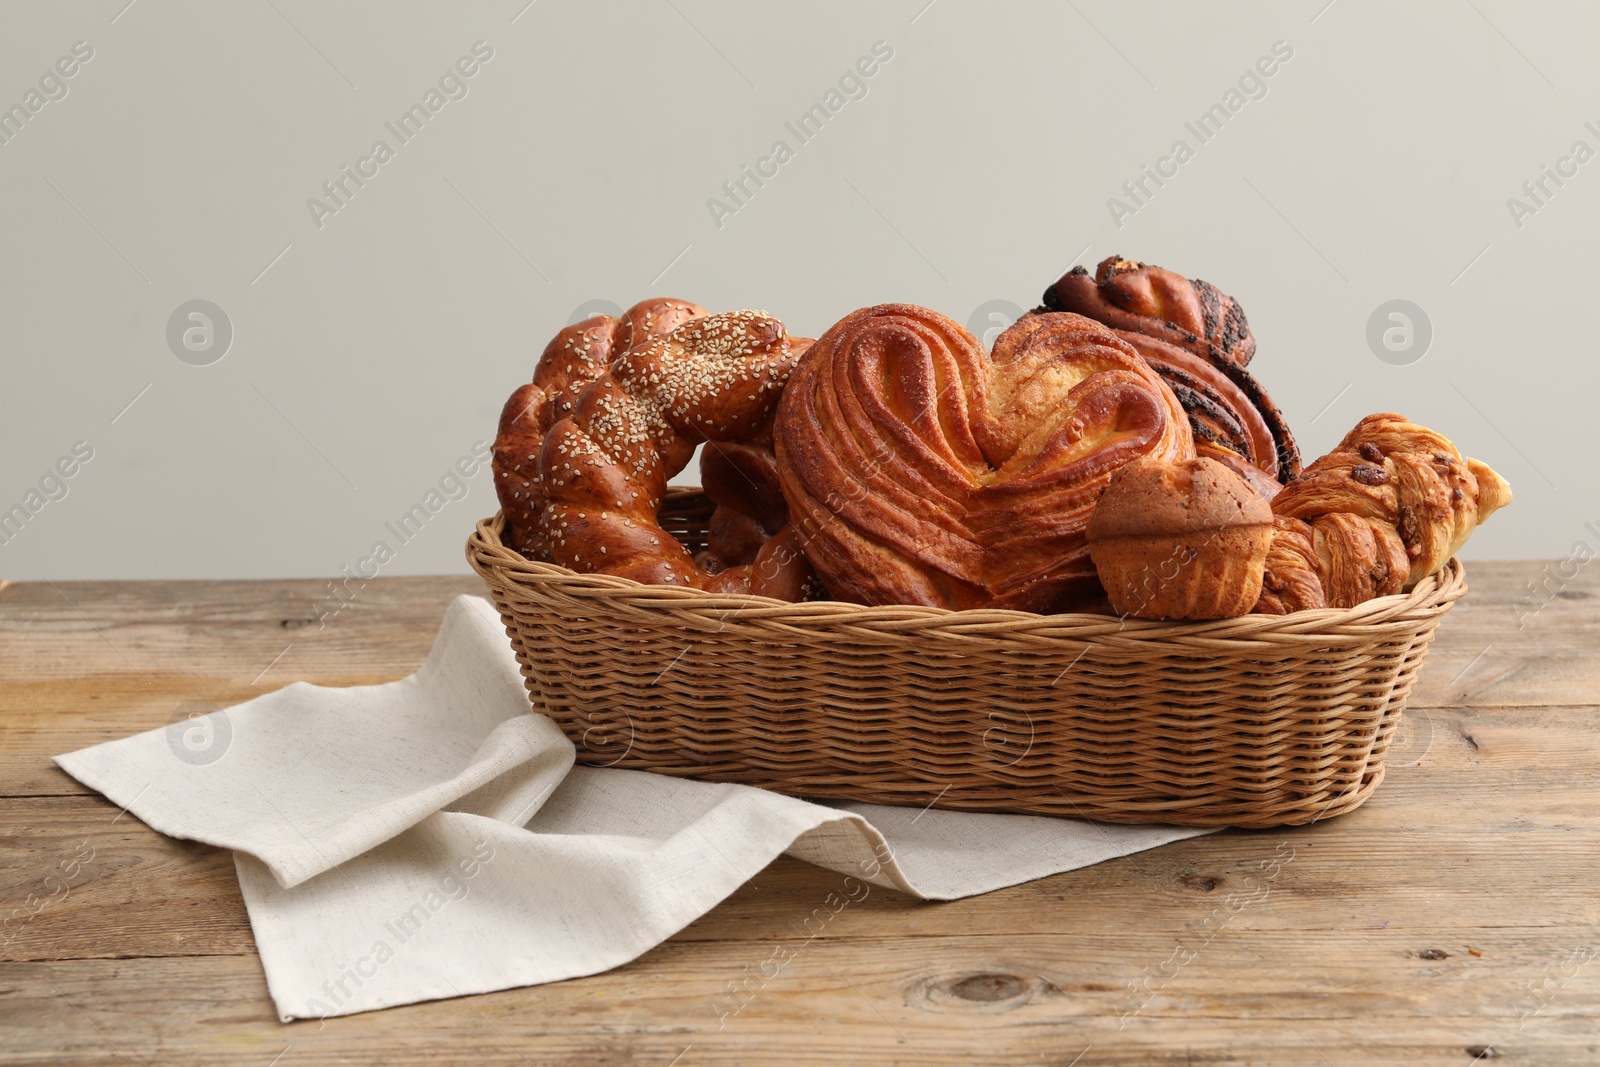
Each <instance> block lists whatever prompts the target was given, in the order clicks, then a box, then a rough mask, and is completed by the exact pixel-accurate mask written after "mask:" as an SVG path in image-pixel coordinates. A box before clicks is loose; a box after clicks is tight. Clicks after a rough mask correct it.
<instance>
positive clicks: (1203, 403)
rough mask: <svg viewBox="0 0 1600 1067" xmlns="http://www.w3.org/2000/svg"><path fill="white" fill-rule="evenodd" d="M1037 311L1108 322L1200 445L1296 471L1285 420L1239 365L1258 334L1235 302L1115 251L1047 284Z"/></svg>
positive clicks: (1272, 469) (1283, 477)
mask: <svg viewBox="0 0 1600 1067" xmlns="http://www.w3.org/2000/svg"><path fill="white" fill-rule="evenodd" d="M1039 310H1040V311H1045V310H1052V311H1070V312H1074V313H1076V314H1080V315H1086V316H1088V317H1089V318H1092V319H1094V320H1096V321H1097V322H1101V323H1104V324H1105V325H1107V326H1110V327H1111V328H1112V329H1113V330H1115V331H1116V332H1117V335H1118V336H1120V337H1121V338H1122V339H1123V340H1125V341H1127V342H1128V343H1130V344H1132V345H1133V346H1134V348H1136V349H1137V350H1138V352H1139V354H1140V355H1141V356H1143V357H1144V358H1145V359H1146V360H1147V361H1148V362H1149V363H1150V365H1151V366H1153V367H1155V368H1156V370H1157V372H1159V373H1160V374H1161V376H1162V378H1163V379H1164V380H1165V381H1166V383H1167V385H1168V386H1169V387H1170V388H1171V389H1172V391H1173V392H1174V393H1175V394H1176V395H1177V397H1178V400H1179V402H1180V403H1182V404H1183V406H1184V409H1185V410H1186V411H1187V412H1188V413H1189V419H1190V422H1191V424H1192V428H1193V431H1194V435H1195V441H1196V444H1197V445H1200V444H1206V443H1209V444H1210V445H1212V446H1213V447H1214V448H1216V449H1219V450H1228V451H1231V452H1234V453H1236V454H1237V455H1238V456H1240V457H1241V458H1243V459H1244V460H1245V461H1246V462H1248V463H1252V464H1254V465H1255V466H1257V467H1259V468H1260V469H1261V470H1262V471H1264V472H1266V473H1267V474H1268V475H1270V476H1271V477H1272V478H1275V479H1278V480H1279V481H1280V482H1281V481H1287V480H1288V479H1290V478H1292V477H1294V475H1295V474H1297V473H1299V470H1300V453H1299V449H1298V447H1297V446H1296V445H1295V442H1294V435H1293V434H1292V433H1290V432H1289V425H1288V422H1287V420H1286V419H1285V418H1284V416H1283V413H1282V412H1281V411H1280V410H1279V409H1278V406H1277V405H1276V404H1274V403H1273V402H1272V398H1271V397H1270V396H1268V395H1267V392H1266V390H1265V389H1263V388H1262V387H1261V383H1260V382H1258V381H1256V380H1255V378H1254V377H1252V376H1251V375H1250V374H1249V372H1248V371H1246V370H1245V369H1244V368H1245V365H1246V364H1247V363H1249V362H1250V359H1251V357H1252V356H1253V355H1254V354H1255V350H1256V342H1255V337H1254V336H1253V335H1252V334H1251V333H1250V324H1249V323H1248V322H1247V321H1246V320H1245V317H1244V310H1243V309H1242V308H1241V307H1240V306H1239V304H1238V302H1237V301H1235V300H1234V299H1233V298H1232V297H1230V296H1228V295H1227V294H1226V293H1223V292H1221V291H1220V290H1218V289H1217V288H1216V287H1215V286H1213V285H1210V284H1209V283H1207V282H1203V281H1200V280H1199V279H1192V280H1191V279H1189V278H1185V277H1184V276H1183V275H1181V274H1178V273H1176V272H1175V271H1170V270H1166V269H1164V268H1161V267H1156V266H1152V265H1150V264H1147V263H1139V262H1136V261H1134V260H1127V259H1122V258H1120V257H1118V256H1111V257H1109V258H1107V259H1105V260H1102V261H1101V263H1100V266H1099V267H1098V268H1097V269H1096V271H1095V273H1094V275H1093V276H1091V275H1090V274H1089V272H1088V271H1087V270H1085V269H1084V268H1082V267H1073V268H1072V269H1071V270H1069V271H1068V272H1067V273H1066V274H1064V275H1062V276H1061V277H1060V278H1059V279H1057V280H1056V282H1055V283H1054V284H1053V285H1051V286H1050V288H1048V289H1046V290H1045V293H1044V305H1043V307H1041V308H1040V309H1039Z"/></svg>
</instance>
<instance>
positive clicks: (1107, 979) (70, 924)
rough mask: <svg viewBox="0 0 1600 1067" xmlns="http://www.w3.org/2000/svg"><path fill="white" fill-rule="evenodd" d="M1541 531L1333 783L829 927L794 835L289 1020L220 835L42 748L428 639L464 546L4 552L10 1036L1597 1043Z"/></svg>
mask: <svg viewBox="0 0 1600 1067" xmlns="http://www.w3.org/2000/svg"><path fill="white" fill-rule="evenodd" d="M1541 566H1543V565H1542V564H1497V565H1474V566H1473V567H1472V568H1471V569H1470V574H1471V580H1472V584H1473V593H1472V595H1471V596H1470V597H1469V598H1468V600H1467V601H1466V602H1465V603H1463V604H1462V605H1461V606H1460V607H1459V608H1458V609H1457V610H1456V611H1454V612H1452V614H1451V616H1450V618H1449V619H1448V620H1447V621H1446V625H1445V627H1444V629H1443V631H1442V632H1441V635H1440V638H1439V642H1438V644H1437V646H1436V648H1435V654H1434V656H1433V658H1432V659H1430V662H1429V665H1428V667H1427V668H1426V669H1425V671H1424V674H1423V679H1422V682H1421V684H1420V685H1419V688H1418V693H1417V700H1416V701H1415V702H1414V705H1413V711H1412V713H1410V715H1409V716H1408V720H1407V723H1406V728H1405V730H1404V731H1403V733H1402V735H1401V736H1400V738H1398V739H1397V742H1396V746H1395V749H1394V751H1393V758H1392V760H1391V770H1390V773H1389V777H1388V779H1387V780H1386V781H1385V784H1384V786H1383V787H1382V789H1380V790H1379V792H1378V793H1377V795H1376V796H1375V797H1374V798H1373V800H1372V801H1370V802H1369V803H1368V804H1367V805H1366V806H1365V807H1363V808H1362V809H1360V810H1358V811H1357V812H1354V813H1352V814H1351V815H1348V816H1345V817H1343V818H1340V819H1337V820H1330V821H1329V822H1327V823H1323V824H1319V825H1317V826H1314V827H1305V828H1296V829H1286V830H1266V831H1252V832H1244V831H1227V832H1224V833H1222V834H1218V835H1214V836H1212V837H1207V838H1200V839H1196V840H1192V841H1184V842H1178V843H1175V844H1173V845H1170V846H1167V847H1165V848H1162V849H1158V850H1155V851H1153V852H1147V853H1141V854H1138V855H1135V856H1129V857H1124V858H1122V859H1119V860H1114V861H1111V862H1109V863H1105V864H1100V865H1098V866H1095V867H1092V868H1087V869H1084V870H1080V871H1073V872H1068V873H1066V874H1062V875H1058V876H1056V877H1053V878H1048V879H1041V880H1038V881H1035V882H1031V883H1028V884H1026V885H1022V886H1017V887H1013V888H1011V889H1007V890H1002V891H1000V892H997V893H992V894H988V895H986V896H983V897H979V898H974V899H969V900H964V901H954V902H951V903H947V904H925V903H917V902H913V901H910V900H907V899H905V898H903V897H900V896H898V895H897V894H893V893H889V892H883V891H877V890H874V891H873V893H872V895H871V896H870V897H869V898H868V899H867V900H866V901H864V902H862V903H860V904H858V905H852V906H851V907H849V908H847V909H846V910H845V911H844V912H841V913H840V914H839V916H838V917H836V918H835V919H833V920H832V921H830V923H829V924H828V926H827V927H826V929H825V931H824V932H823V934H822V935H820V936H818V937H816V938H815V939H812V940H806V939H805V938H803V937H802V935H801V934H800V932H799V931H798V929H797V924H798V923H799V922H801V921H802V920H804V919H805V918H806V917H808V916H810V915H811V914H812V909H813V908H815V907H817V906H818V905H819V903H820V902H821V901H822V900H823V899H824V897H825V896H826V895H827V893H828V892H830V891H832V890H833V889H835V888H837V882H838V879H839V877H840V876H838V875H835V874H832V873H831V872H827V871H822V870H820V869H818V868H814V867H810V866H808V865H805V864H802V863H798V862H796V861H792V860H784V859H780V860H779V861H778V862H776V863H774V864H773V865H772V866H771V867H770V868H768V870H766V871H764V872H762V874H761V875H760V876H758V877H757V878H756V879H754V880H753V881H752V882H751V883H750V884H748V885H746V886H745V887H744V888H742V889H741V890H739V891H738V892H737V893H735V894H734V895H733V897H731V898H730V899H729V900H728V901H726V902H724V903H723V904H722V905H720V906H719V907H717V908H716V909H714V910H713V911H712V912H711V913H709V914H708V915H706V916H704V917H703V918H702V919H700V920H699V921H697V922H696V923H694V924H692V925H691V926H690V927H689V928H687V929H686V930H684V931H683V932H681V933H680V934H679V935H678V936H677V937H675V938H673V939H671V940H670V941H669V942H667V943H666V944H664V945H662V946H661V947H659V948H657V949H656V950H654V951H652V952H650V953H648V954H646V955H645V956H644V957H642V958H641V959H640V960H638V961H635V962H634V963H632V964H630V965H628V966H626V967H623V968H619V969H618V970H616V971H612V972H609V973H607V974H604V975H597V976H594V977H592V978H587V979H580V980H577V981H572V982H564V983H558V984H556V985H551V986H542V987H536V988H533V989H523V990H510V991H506V992H502V993H496V994H490V995H486V996H478V997H470V998H463V999H460V1000H454V1001H448V1002H438V1003H432V1004H424V1005H416V1006H411V1007H406V1008H399V1009H394V1010H391V1011H386V1012H378V1013H370V1014H367V1015H362V1016H356V1017H352V1018H348V1019H330V1020H327V1021H326V1022H325V1023H322V1024H318V1023H315V1022H313V1023H303V1024H295V1025H292V1026H287V1027H285V1026H281V1025H279V1024H278V1023H277V1022H276V1021H275V1014H274V1012H273V1010H272V1007H271V1004H270V1002H269V1001H268V999H267V996H266V989H265V984H264V981H263V978H262V974H261V970H260V964H259V961H258V959H257V958H256V956H255V953H254V946H253V941H252V940H251V938H250V933H249V928H248V922H247V920H246V917H245V913H244V908H243V904H242V901H241V900H240V898H239V895H238V888H237V885H236V883H235V880H234V876H233V872H232V863H231V859H230V858H229V857H228V856H227V855H226V854H225V853H223V852H221V851H219V850H215V849H210V848H207V847H205V846H199V845H194V844H191V843H184V842H177V841H172V840H170V839H167V838H164V837H162V836H160V835H158V834H154V833H151V832H150V831H149V830H147V829H146V828H144V827H143V826H142V825H140V824H139V823H138V822H137V821H136V819H135V818H134V817H133V816H131V815H125V814H119V813H118V811H117V809H116V807H115V806H114V805H111V804H110V803H108V802H107V801H105V800H104V799H103V798H100V797H98V796H95V795H92V794H91V795H87V796H85V795H81V794H82V793H83V791H82V790H81V789H80V788H79V787H77V786H76V784H75V783H72V782H71V780H70V779H68V778H66V776H65V775H62V774H61V773H60V772H59V771H57V770H56V769H55V768H54V767H53V766H51V765H50V764H49V763H48V757H49V756H50V755H53V754H54V753H57V752H61V751H66V750H69V749H72V748H76V747H81V746H82V745H85V744H90V743H93V742H95V741H100V740H105V739H109V738H112V737H119V736H123V735H125V734H127V733H131V732H134V731H136V730H139V729H148V728H150V727H152V726H159V725H161V724H163V723H165V722H167V721H170V718H171V717H172V716H173V715H175V714H176V713H177V711H178V708H179V706H180V705H182V704H184V703H185V702H188V701H197V702H205V701H210V702H213V703H214V704H216V705H218V706H220V705H224V704H227V703H233V702H237V701H238V700H242V699H246V698H248V697H249V696H251V695H254V694H255V693H259V692H265V691H269V690H271V689H274V688H277V687H278V686H279V685H281V684H284V683H285V682H286V681H288V680H290V679H292V678H295V677H304V678H307V679H309V680H312V681H317V682H320V683H324V684H367V683H371V682H376V681H385V680H388V679H391V678H394V677H398V676H401V675H403V674H406V673H408V672H409V671H411V670H413V669H415V667H416V665H417V664H418V663H420V662H421V659H422V658H423V656H424V655H426V652H427V649H428V647H429V645H430V644H431V641H432V638H433V635H434V633H435V631H436V630H437V626H438V622H439V618H440V616H441V615H442V613H443V609H444V606H445V605H446V604H447V603H448V602H449V600H450V599H451V598H452V597H453V596H455V595H456V593H457V592H458V591H469V590H472V589H473V587H474V585H475V583H476V579H475V578H473V579H459V580H448V579H397V580H393V581H392V582H391V581H390V580H384V581H380V582H374V583H371V584H370V585H369V586H368V588H367V590H365V591H363V598H364V599H363V600H362V601H358V603H357V605H356V606H353V607H351V608H349V609H347V610H346V611H345V612H343V613H341V615H340V616H338V617H336V618H334V619H333V620H332V621H330V622H329V623H328V625H327V626H326V627H321V628H319V627H316V626H315V624H314V623H312V624H311V625H309V626H308V625H299V626H298V627H296V626H294V625H290V626H285V625H283V624H284V622H285V621H286V620H288V621H290V622H291V623H292V622H293V621H294V620H301V621H302V622H303V621H304V620H305V619H307V618H314V610H313V609H311V608H308V607H307V606H306V605H307V604H308V603H312V602H314V598H315V596H316V595H317V593H318V591H319V590H325V585H324V584H323V583H294V582H286V583H280V582H273V583H128V584H120V583H82V584H73V585H68V584H65V583H62V584H60V586H59V589H56V588H52V587H51V586H49V585H47V584H39V583H23V584H20V585H12V586H0V731H3V732H0V796H6V797H8V798H10V799H8V800H6V801H5V803H6V816H7V817H6V819H5V820H4V823H3V828H0V887H3V888H0V914H5V915H10V916H12V917H13V921H12V923H11V925H10V926H9V927H7V928H6V932H5V933H4V934H3V935H0V942H3V943H4V945H3V949H0V961H5V962H0V1035H4V1036H3V1037H0V1064H7V1063H30V1064H32V1063H60V1064H79V1063H85V1064H92V1063H100V1062H106V1063H126V1062H160V1063H163V1064H165V1063H175V1064H185V1063H215V1062H219V1061H224V1060H226V1061H230V1062H231V1061H233V1060H235V1059H239V1060H243V1061H244V1062H259V1063H263V1064H265V1063H269V1062H271V1061H272V1060H273V1058H274V1057H276V1056H279V1054H280V1053H282V1054H283V1056H282V1059H281V1060H280V1061H279V1062H281V1063H283V1064H285V1065H290V1064H298V1063H311V1064H314V1063H321V1062H326V1063H335V1062H338V1063H344V1062H350V1061H352V1060H357V1061H362V1062H405V1061H409V1060H411V1059H416V1058H421V1057H424V1056H425V1057H426V1058H427V1059H429V1060H430V1061H436V1062H442V1063H457V1062H459V1063H469V1062H470V1063H472V1064H475V1065H481V1064H492V1063H546V1062H560V1063H571V1064H602V1063H604V1064H618V1063H624V1064H625V1063H639V1064H663V1065H665V1064H670V1063H673V1062H675V1061H676V1062H677V1064H678V1065H679V1067H692V1065H694V1064H701V1063H705V1064H720V1063H739V1064H793V1063H801V1062H839V1063H851V1064H855V1063H880V1062H881V1063H887V1064H896V1063H918V1064H922V1063H927V1064H945V1063H963V1064H965V1063H971V1062H978V1061H981V1062H1012V1061H1028V1062H1046V1063H1056V1064H1062V1065H1065V1064H1071V1063H1073V1062H1074V1060H1075V1059H1076V1061H1077V1063H1078V1064H1079V1067H1092V1065H1095V1064H1178V1063H1186V1064H1188V1063H1215V1064H1221V1063H1262V1064H1274V1065H1276V1064H1300V1063H1305V1064H1324V1063H1337V1064H1345V1063H1359V1064H1369V1063H1370V1064H1393V1063H1397V1062H1407V1063H1415V1064H1470V1063H1472V1062H1473V1061H1474V1058H1475V1057H1476V1058H1478V1059H1479V1060H1480V1062H1481V1061H1486V1060H1487V1059H1488V1058H1490V1057H1489V1055H1488V1054H1487V1053H1483V1049H1485V1048H1493V1049H1494V1050H1495V1053H1494V1058H1497V1059H1498V1058H1505V1059H1508V1060H1510V1061H1512V1062H1524V1063H1538V1064H1568V1063H1572V1064H1578V1063H1585V1064H1588V1063H1594V1062H1596V1061H1597V1060H1600V1038H1597V1035H1600V1023H1597V1020H1600V964H1596V963H1592V962H1591V963H1588V964H1585V965H1583V966H1579V967H1575V966H1574V964H1573V961H1574V960H1576V959H1578V958H1580V957H1579V956H1575V955H1574V953H1579V954H1580V955H1586V956H1592V955H1595V954H1600V894H1596V893H1595V892H1594V889H1593V883H1594V876H1595V874H1596V859H1595V857H1596V856H1600V821H1597V820H1596V819H1595V815H1594V805H1593V797H1594V796H1595V795H1596V794H1597V792H1600V761H1597V760H1596V759H1595V758H1594V757H1595V754H1596V752H1597V750H1600V744H1597V742H1600V716H1597V714H1596V709H1595V707H1594V704H1595V703H1596V699H1595V696H1594V694H1595V693H1596V692H1600V689H1597V688H1596V686H1595V685H1594V679H1595V676H1596V674H1597V673H1600V664H1597V663H1596V660H1597V659H1600V643H1595V642H1587V643H1586V638H1587V637H1588V636H1589V635H1600V608H1597V605H1600V599H1597V598H1594V597H1592V596H1579V595H1575V594H1581V593H1588V592H1589V591H1590V590H1593V589H1595V583H1594V581H1593V580H1591V578H1590V576H1589V575H1587V573H1584V574H1581V575H1579V576H1578V577H1577V579H1576V580H1574V581H1573V582H1570V583H1567V585H1565V586H1563V587H1562V588H1561V589H1560V593H1562V594H1569V593H1570V594H1574V595H1570V596H1568V595H1560V596H1554V595H1553V596H1551V597H1550V598H1549V604H1548V606H1546V607H1545V608H1544V609H1543V610H1542V611H1540V612H1538V613H1537V614H1535V615H1532V616H1531V617H1529V618H1528V619H1527V620H1526V625H1525V626H1524V627H1522V628H1521V629H1518V628H1517V627H1516V626H1515V625H1514V616H1513V614H1512V612H1513V608H1514V606H1515V599H1516V596H1517V595H1518V590H1519V584H1518V583H1525V580H1526V579H1527V577H1528V575H1529V574H1530V573H1533V572H1535V571H1537V569H1538V568H1539V567H1541ZM1596 577H1600V574H1597V576H1596ZM469 582H470V583H471V584H469ZM458 586H459V587H460V589H458V588H457V587H458ZM368 592H370V594H371V595H370V596H367V595H366V594H367V593H368ZM369 609H370V610H369ZM80 610H81V612H82V613H81V614H80ZM1508 618H1510V619H1512V621H1511V622H1508V621H1507V620H1508ZM1480 641H1482V642H1483V643H1482V644H1480V643H1479V642H1480ZM291 643H292V644H293V646H294V648H293V650H292V652H291V655H292V656H294V657H295V658H293V659H291V657H290V656H287V655H286V656H284V657H283V658H282V660H280V661H279V663H278V664H277V665H276V666H274V668H273V670H272V671H270V672H269V673H267V674H266V675H265V676H264V677H261V678H256V675H257V674H259V673H260V672H261V670H262V668H263V667H264V666H266V665H267V663H268V662H269V661H270V660H271V658H272V657H273V656H276V655H277V654H278V653H279V652H281V651H282V649H283V648H284V647H285V646H286V645H288V644H291ZM1486 646H1492V647H1490V648H1489V651H1488V652H1484V648H1485V647H1486ZM1480 653H1481V654H1480ZM1552 698H1560V699H1556V700H1552ZM1552 704H1553V705H1555V706H1552ZM1286 850H1293V851H1292V853H1288V852H1286ZM1286 854H1289V855H1292V857H1293V858H1292V861H1290V862H1288V863H1287V864H1285V865H1283V866H1282V867H1281V870H1280V874H1279V877H1278V878H1276V879H1274V880H1272V882H1271V884H1270V885H1267V886H1265V889H1266V892H1265V893H1263V892H1261V889H1262V887H1263V886H1262V883H1261V881H1260V880H1259V879H1260V878H1261V871H1262V866H1261V865H1262V863H1263V862H1265V861H1267V860H1269V859H1270V858H1272V857H1279V858H1282V857H1283V856H1285V855H1286ZM79 858H83V861H82V862H78V859H79ZM69 871H70V874H69V873H68V872H69ZM62 886H64V887H65V888H64V890H62V891H57V889H58V887H62ZM1241 902H1247V903H1241ZM18 909H22V911H21V913H20V915H19V912H18ZM20 919H25V920H26V921H19V920H20ZM775 952H777V953H780V955H779V956H777V957H775V956H774V955H773V954H774V953H775ZM786 952H792V953H793V958H792V960H788V961H787V962H785V963H784V966H783V967H782V968H781V970H779V971H777V973H776V974H770V976H769V975H764V974H763V970H764V969H765V970H766V971H768V972H770V971H771V968H772V967H773V966H774V964H773V962H772V961H774V960H775V959H782V958H783V954H784V953H786ZM1190 953H1192V954H1193V955H1192V958H1190V956H1189V954H1190ZM1568 975H1570V976H1568ZM730 983H732V987H731V988H730ZM740 1005H742V1007H741V1008H740V1010H738V1011H737V1013H734V1012H733V1008H734V1007H739V1006H740ZM1134 1009H1137V1011H1135V1010H1134ZM1535 1009H1537V1010H1535ZM719 1011H720V1012H722V1013H724V1016H723V1017H720V1018H719ZM1130 1012H1131V1013H1132V1014H1128V1013H1130ZM1530 1012H1531V1014H1527V1013H1530Z"/></svg>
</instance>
